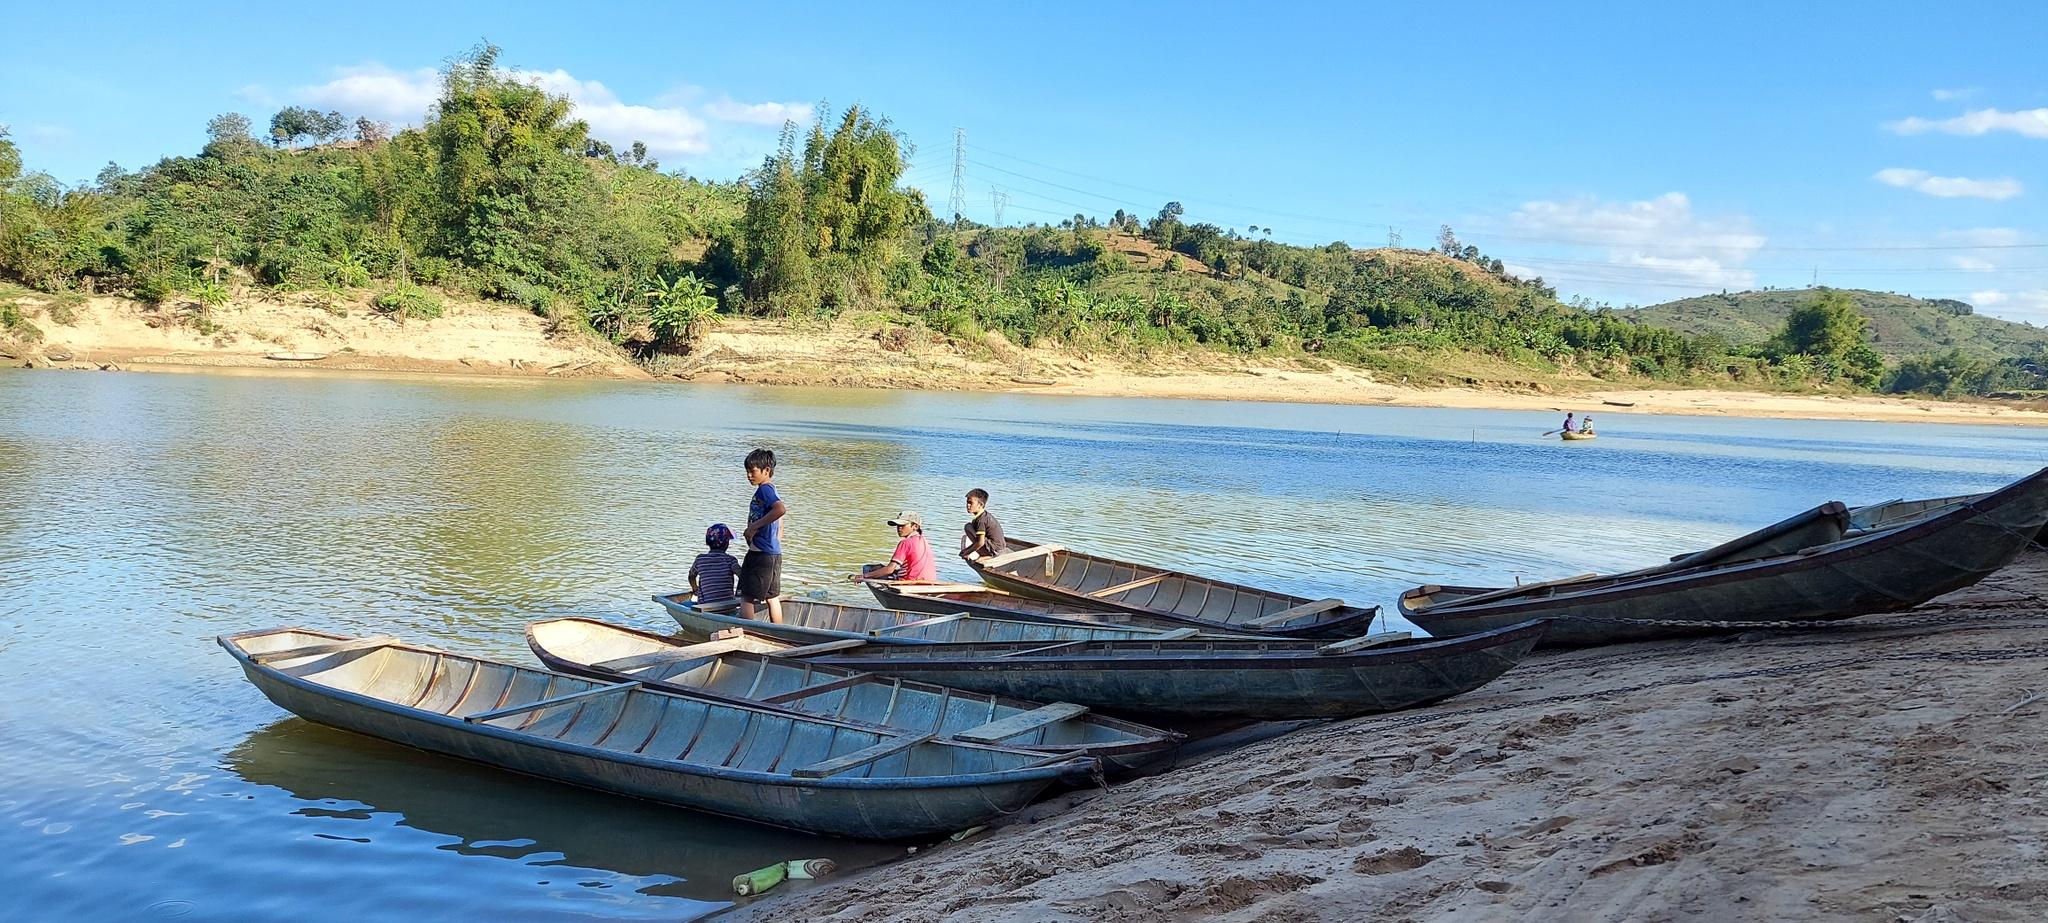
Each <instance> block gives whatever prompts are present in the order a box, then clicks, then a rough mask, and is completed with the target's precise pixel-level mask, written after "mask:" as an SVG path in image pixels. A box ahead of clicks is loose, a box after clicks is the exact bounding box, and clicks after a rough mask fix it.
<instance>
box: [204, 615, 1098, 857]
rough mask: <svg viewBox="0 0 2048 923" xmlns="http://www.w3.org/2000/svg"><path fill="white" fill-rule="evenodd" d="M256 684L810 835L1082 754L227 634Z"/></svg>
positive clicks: (492, 666)
mask: <svg viewBox="0 0 2048 923" xmlns="http://www.w3.org/2000/svg"><path fill="white" fill-rule="evenodd" d="M219 641H220V645H221V647H223V648H225V649H226V650H227V652H228V653H229V654H230V655H232V656H233V657H234V658H235V660H236V661H237V662H238V663H240V664H241V666H242V670H243V672H244V674H246V675H247V677H248V679H249V681H250V682H251V683H253V684H254V685H255V686H256V688H257V689H259V690H261V691H262V692H263V694H264V695H265V696H267V697H269V699H270V700H271V701H272V702H275V703H276V704H277V705H278V706H279V707H281V708H283V709H285V710H287V711H290V712H292V713H294V714H297V715H298V716H299V717H302V718H305V719H306V720H309V721H314V722H317V723H320V724H324V725H328V726H330V727H335V728H340V729H342V730H345V731H354V732H356V733H359V734H365V735H368V736H371V737H378V738H382V739H384V740H389V741H392V742H394V743H400V744H405V745H407V746H411V747H417V748H419V749H421V750H428V751H432V752H435V753H441V754H446V755H448V756H455V757H461V758H463V759H467V760H473V761H475V762H479V763H484V764H487V765H491V766H496V767H498V768H501V769H509V770H512V771H514V772H521V773H525V774H528V775H533V776H539V777H541V778H544V779H552V780H554V781H557V782H566V783H569V784H571V785H580V786H585V787H588V788H594V789H599V790H602V791H607V792H613V793H616V794H621V795H630V796H633V797H637V798H645V799H647V800H650V801H659V802H662V803H665V804H673V805H679V806H682V807H687V808H694V809H696V810H700V811H706V812H710V813H713V814H722V815H725V816H728V817H736V818H740V819H742V820H750V821H755V822H759V823H765V824H772V825H774V826H778V827H788V828H791V829H795V830H802V831H806V832H810V833H820V834H827V835H832V836H846V837H862V838H869V839H900V838H906V837H916V836H929V835H933V834H940V833H951V832H954V831H958V830H963V829H966V828H968V827H971V826H974V825H976V824H981V823H986V822H987V821H989V820H991V819H993V818H995V817H997V816H999V815H1002V814H1007V813H1010V812H1012V811H1016V810H1018V809H1020V808H1022V807H1024V806H1025V805H1026V804H1029V803H1030V802H1031V800H1032V799H1033V798H1035V797H1037V795H1038V794H1039V793H1040V792H1042V791H1044V790H1045V788H1046V787H1047V786H1049V785H1052V784H1053V783H1054V782H1057V781H1059V780H1061V779H1062V778H1074V777H1077V776H1078V777H1082V778H1085V777H1086V775H1087V773H1089V772H1091V771H1092V770H1093V767H1094V766H1095V765H1096V763H1095V761H1094V760H1093V759H1089V758H1086V757H1071V758H1070V757H1064V756H1060V757H1052V758H1048V757H1046V756H1045V755H1044V754H1043V753H1040V752H1036V751H1031V750H1021V749H1016V748H1010V747H1001V746H995V745H988V744H975V743H966V742H962V741H960V740H957V739H946V740H940V739H938V738H936V737H935V736H934V735H931V734H914V733H904V732H900V731H895V730H892V729H889V728H882V727H877V726H874V725H866V724H856V723H853V722H847V721H835V720H832V719H828V718H823V717H818V716H814V715H805V714H799V713H795V712H791V711H789V710H786V709H778V708H770V707H761V706H754V705H742V704H736V703H733V702H730V701H724V700H719V699H712V698H707V697H703V696H688V695H680V694H676V693H674V692H669V691H659V690H656V689H652V688H649V687H647V686H646V685H644V684H642V683H638V682H622V683H607V682H603V681H599V680H592V679H587V678H584V677H579V676H568V675H565V674H561V673H554V672H550V671H547V670H539V669H534V668H532V667H522V666H515V665H513V664H507V663H499V662H496V661H491V660H485V659H483V658H478V657H466V656H462V655H460V654H452V653H448V652H445V651H438V650H433V649H430V648H423V647H416V646H413V645H408V644H404V643H401V642H399V641H398V640H397V639H394V638H389V637H369V638H352V637H349V636H346V635H338V634H330V633H327V632H320V631H312V630H308V629H303V628H277V629H270V630H267V631H252V632H245V633H242V634H236V635H227V636H223V637H221V638H220V639H219Z"/></svg>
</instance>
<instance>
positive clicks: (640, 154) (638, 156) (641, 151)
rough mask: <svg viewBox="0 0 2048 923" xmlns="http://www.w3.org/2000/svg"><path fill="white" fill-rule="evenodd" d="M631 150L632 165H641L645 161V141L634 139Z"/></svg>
mask: <svg viewBox="0 0 2048 923" xmlns="http://www.w3.org/2000/svg"><path fill="white" fill-rule="evenodd" d="M632 152H633V165H634V166H636V167H637V166H640V165H642V164H645V163H646V162H647V142H645V141H635V142H633V147H632Z"/></svg>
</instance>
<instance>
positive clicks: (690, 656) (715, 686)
mask: <svg viewBox="0 0 2048 923" xmlns="http://www.w3.org/2000/svg"><path fill="white" fill-rule="evenodd" d="M728 634H729V635H736V636H737V637H725V636H724V635H728ZM833 643H845V642H833ZM526 645H527V646H528V647H530V648H532V649H533V653H534V654H535V656H538V657H539V658H540V660H541V663H544V664H546V665H547V666H548V667H549V668H550V669H554V670H559V671H561V672H563V673H574V674H576V675H578V676H588V677H591V678H593V679H601V680H607V681H610V682H621V681H624V680H635V681H638V682H639V683H641V684H642V685H644V686H647V687H648V688H650V689H662V690H673V691H677V692H685V693H690V694H696V695H702V696H706V697H710V698H717V699H722V700H726V701H731V702H738V703H742V704H748V705H765V706H770V707H774V708H785V709H793V710H796V711H799V712H803V713H805V714H812V715H822V716H825V717H827V718H835V719H838V720H841V721H857V722H860V723H863V724H874V725H880V726H883V727H889V728H895V729H896V730H898V731H904V732H912V733H927V732H929V733H934V734H937V735H939V736H940V737H941V738H956V739H959V740H965V741H970V742H974V743H994V744H1001V745H1002V746H1005V747H1013V748H1017V749H1021V750H1031V751H1034V752H1037V753H1039V754H1041V755H1044V756H1058V755H1061V754H1076V755H1081V756H1092V757H1096V758H1097V759H1100V760H1102V761H1103V764H1104V766H1105V767H1109V768H1114V769H1122V770H1130V769H1137V768H1139V767H1142V766H1145V765H1148V764H1151V763H1155V762H1157V761H1159V760H1160V759H1161V758H1163V757H1165V756H1168V755H1170V754H1171V753H1172V752H1173V750H1174V748H1175V747H1176V746H1178V744H1179V741H1180V735H1178V734H1174V733H1172V732H1169V731H1162V730H1159V729H1158V728H1151V727H1146V726H1145V725H1142V724H1137V723H1135V722H1131V721H1125V720H1122V719H1119V718H1111V717H1108V716H1105V715H1101V714H1096V713H1094V712H1092V711H1090V710H1089V709H1088V708H1086V707H1085V706H1080V705H1072V704H1069V703H1065V702H1054V703H1051V704H1046V703H1042V702H1028V701H1025V700H1023V699H1013V698H1010V697H1008V696H1000V695H990V694H987V693H980V692H970V691H967V690H964V689H952V688H948V687H946V686H935V685H932V684H930V683H921V682H917V681H915V680H909V679H904V678H902V677H896V676H882V675H879V674H875V673H863V672H860V671H858V670H853V669H850V668H847V667H834V666H829V665H826V664H821V663H812V662H808V661H804V660H797V659H792V658H786V657H774V656H768V655H769V654H774V653H779V652H782V651H785V650H788V649H789V647H788V645H787V644H783V643H779V642H775V641H771V640H768V639H764V638H750V637H747V636H746V635H745V634H744V633H742V632H723V633H721V637H718V638H714V639H712V640H711V641H709V642H705V643H700V644H692V643H690V642H687V641H682V640H679V639H677V638H672V637H666V636H663V635H657V634H654V633H652V632H645V631H639V630H636V629H632V628H626V627H623V626H619V625H610V624H606V623H604V622H599V621H595V620H592V619H579V618H566V619H550V620H548V621H543V622H534V623H532V624H530V625H528V626H526Z"/></svg>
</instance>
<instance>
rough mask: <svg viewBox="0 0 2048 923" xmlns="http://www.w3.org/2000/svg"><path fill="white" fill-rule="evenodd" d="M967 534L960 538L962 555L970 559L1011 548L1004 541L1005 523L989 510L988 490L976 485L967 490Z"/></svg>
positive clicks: (988, 555)
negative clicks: (968, 517)
mask: <svg viewBox="0 0 2048 923" xmlns="http://www.w3.org/2000/svg"><path fill="white" fill-rule="evenodd" d="M967 515H969V516H972V517H974V518H972V519H969V520H967V535H966V537H964V538H962V539H961V540H960V556H961V557H963V558H966V559H967V560H969V561H973V560H976V559H979V558H992V557H995V556H996V555H999V554H1002V553H1004V552H1006V551H1009V550H1010V547H1009V545H1008V544H1007V543H1005V542H1004V541H1003V524H1002V523H1000V522H997V521H996V514H994V513H991V512H989V511H988V491H986V490H982V489H981V488H979V487H976V488H975V489H973V490H970V491H968V492H967Z"/></svg>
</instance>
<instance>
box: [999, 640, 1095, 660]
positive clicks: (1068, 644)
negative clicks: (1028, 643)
mask: <svg viewBox="0 0 2048 923" xmlns="http://www.w3.org/2000/svg"><path fill="white" fill-rule="evenodd" d="M1088 643H1090V642H1089V640H1088V639H1087V638H1082V639H1081V640H1079V641H1061V642H1060V643H1058V644H1048V645H1045V646H1044V647H1027V648H1025V649H1023V650H1021V651H1011V652H1009V653H1007V654H999V655H997V656H1001V657H1028V656H1030V655H1032V654H1049V653H1052V652H1053V651H1058V650H1065V649H1068V648H1073V647H1079V646H1081V645H1084V644H1088Z"/></svg>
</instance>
